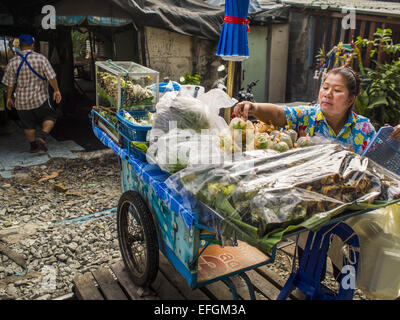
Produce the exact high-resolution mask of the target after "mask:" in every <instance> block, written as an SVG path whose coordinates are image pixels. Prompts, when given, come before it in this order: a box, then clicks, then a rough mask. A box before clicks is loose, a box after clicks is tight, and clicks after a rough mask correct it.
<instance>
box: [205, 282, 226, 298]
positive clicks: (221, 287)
mask: <svg viewBox="0 0 400 320" xmlns="http://www.w3.org/2000/svg"><path fill="white" fill-rule="evenodd" d="M200 289H201V290H202V291H203V292H204V293H205V294H207V295H208V296H210V298H211V299H213V300H214V299H216V300H232V299H233V296H232V293H231V291H230V290H229V287H228V286H227V285H226V284H225V283H223V282H222V281H218V282H214V283H210V284H208V285H206V286H205V287H201V288H200Z"/></svg>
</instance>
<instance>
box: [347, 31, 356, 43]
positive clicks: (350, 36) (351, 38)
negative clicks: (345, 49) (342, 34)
mask: <svg viewBox="0 0 400 320" xmlns="http://www.w3.org/2000/svg"><path fill="white" fill-rule="evenodd" d="M354 33H355V29H352V28H351V29H350V34H349V41H347V42H348V43H350V42H354Z"/></svg>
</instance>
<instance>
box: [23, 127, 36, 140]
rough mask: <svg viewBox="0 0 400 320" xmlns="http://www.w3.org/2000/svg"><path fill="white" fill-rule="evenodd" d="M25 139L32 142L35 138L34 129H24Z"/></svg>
mask: <svg viewBox="0 0 400 320" xmlns="http://www.w3.org/2000/svg"><path fill="white" fill-rule="evenodd" d="M24 131H25V136H26V139H28V141H29V143H31V142H34V141H35V140H36V136H35V131H36V130H35V129H24Z"/></svg>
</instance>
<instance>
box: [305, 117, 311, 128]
mask: <svg viewBox="0 0 400 320" xmlns="http://www.w3.org/2000/svg"><path fill="white" fill-rule="evenodd" d="M309 121H310V119H309V117H308V116H305V117H304V125H305V126H308V125H309V124H310V122H309Z"/></svg>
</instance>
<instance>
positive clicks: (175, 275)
mask: <svg viewBox="0 0 400 320" xmlns="http://www.w3.org/2000/svg"><path fill="white" fill-rule="evenodd" d="M159 257H160V270H161V272H162V273H163V274H164V276H165V277H166V278H167V279H168V280H169V282H171V283H173V284H174V285H175V286H176V287H177V289H178V290H179V292H180V293H181V294H182V295H183V296H184V297H185V298H186V299H188V300H209V299H210V298H209V297H208V296H207V295H206V294H205V293H204V292H202V291H201V290H200V289H192V288H191V287H189V285H188V283H187V281H186V280H185V279H184V278H183V277H182V275H181V274H180V273H179V272H178V271H177V270H176V269H175V267H174V266H173V265H172V264H171V263H170V262H169V261H168V259H167V258H166V257H165V256H164V254H163V253H162V252H161V251H160V256H159Z"/></svg>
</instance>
